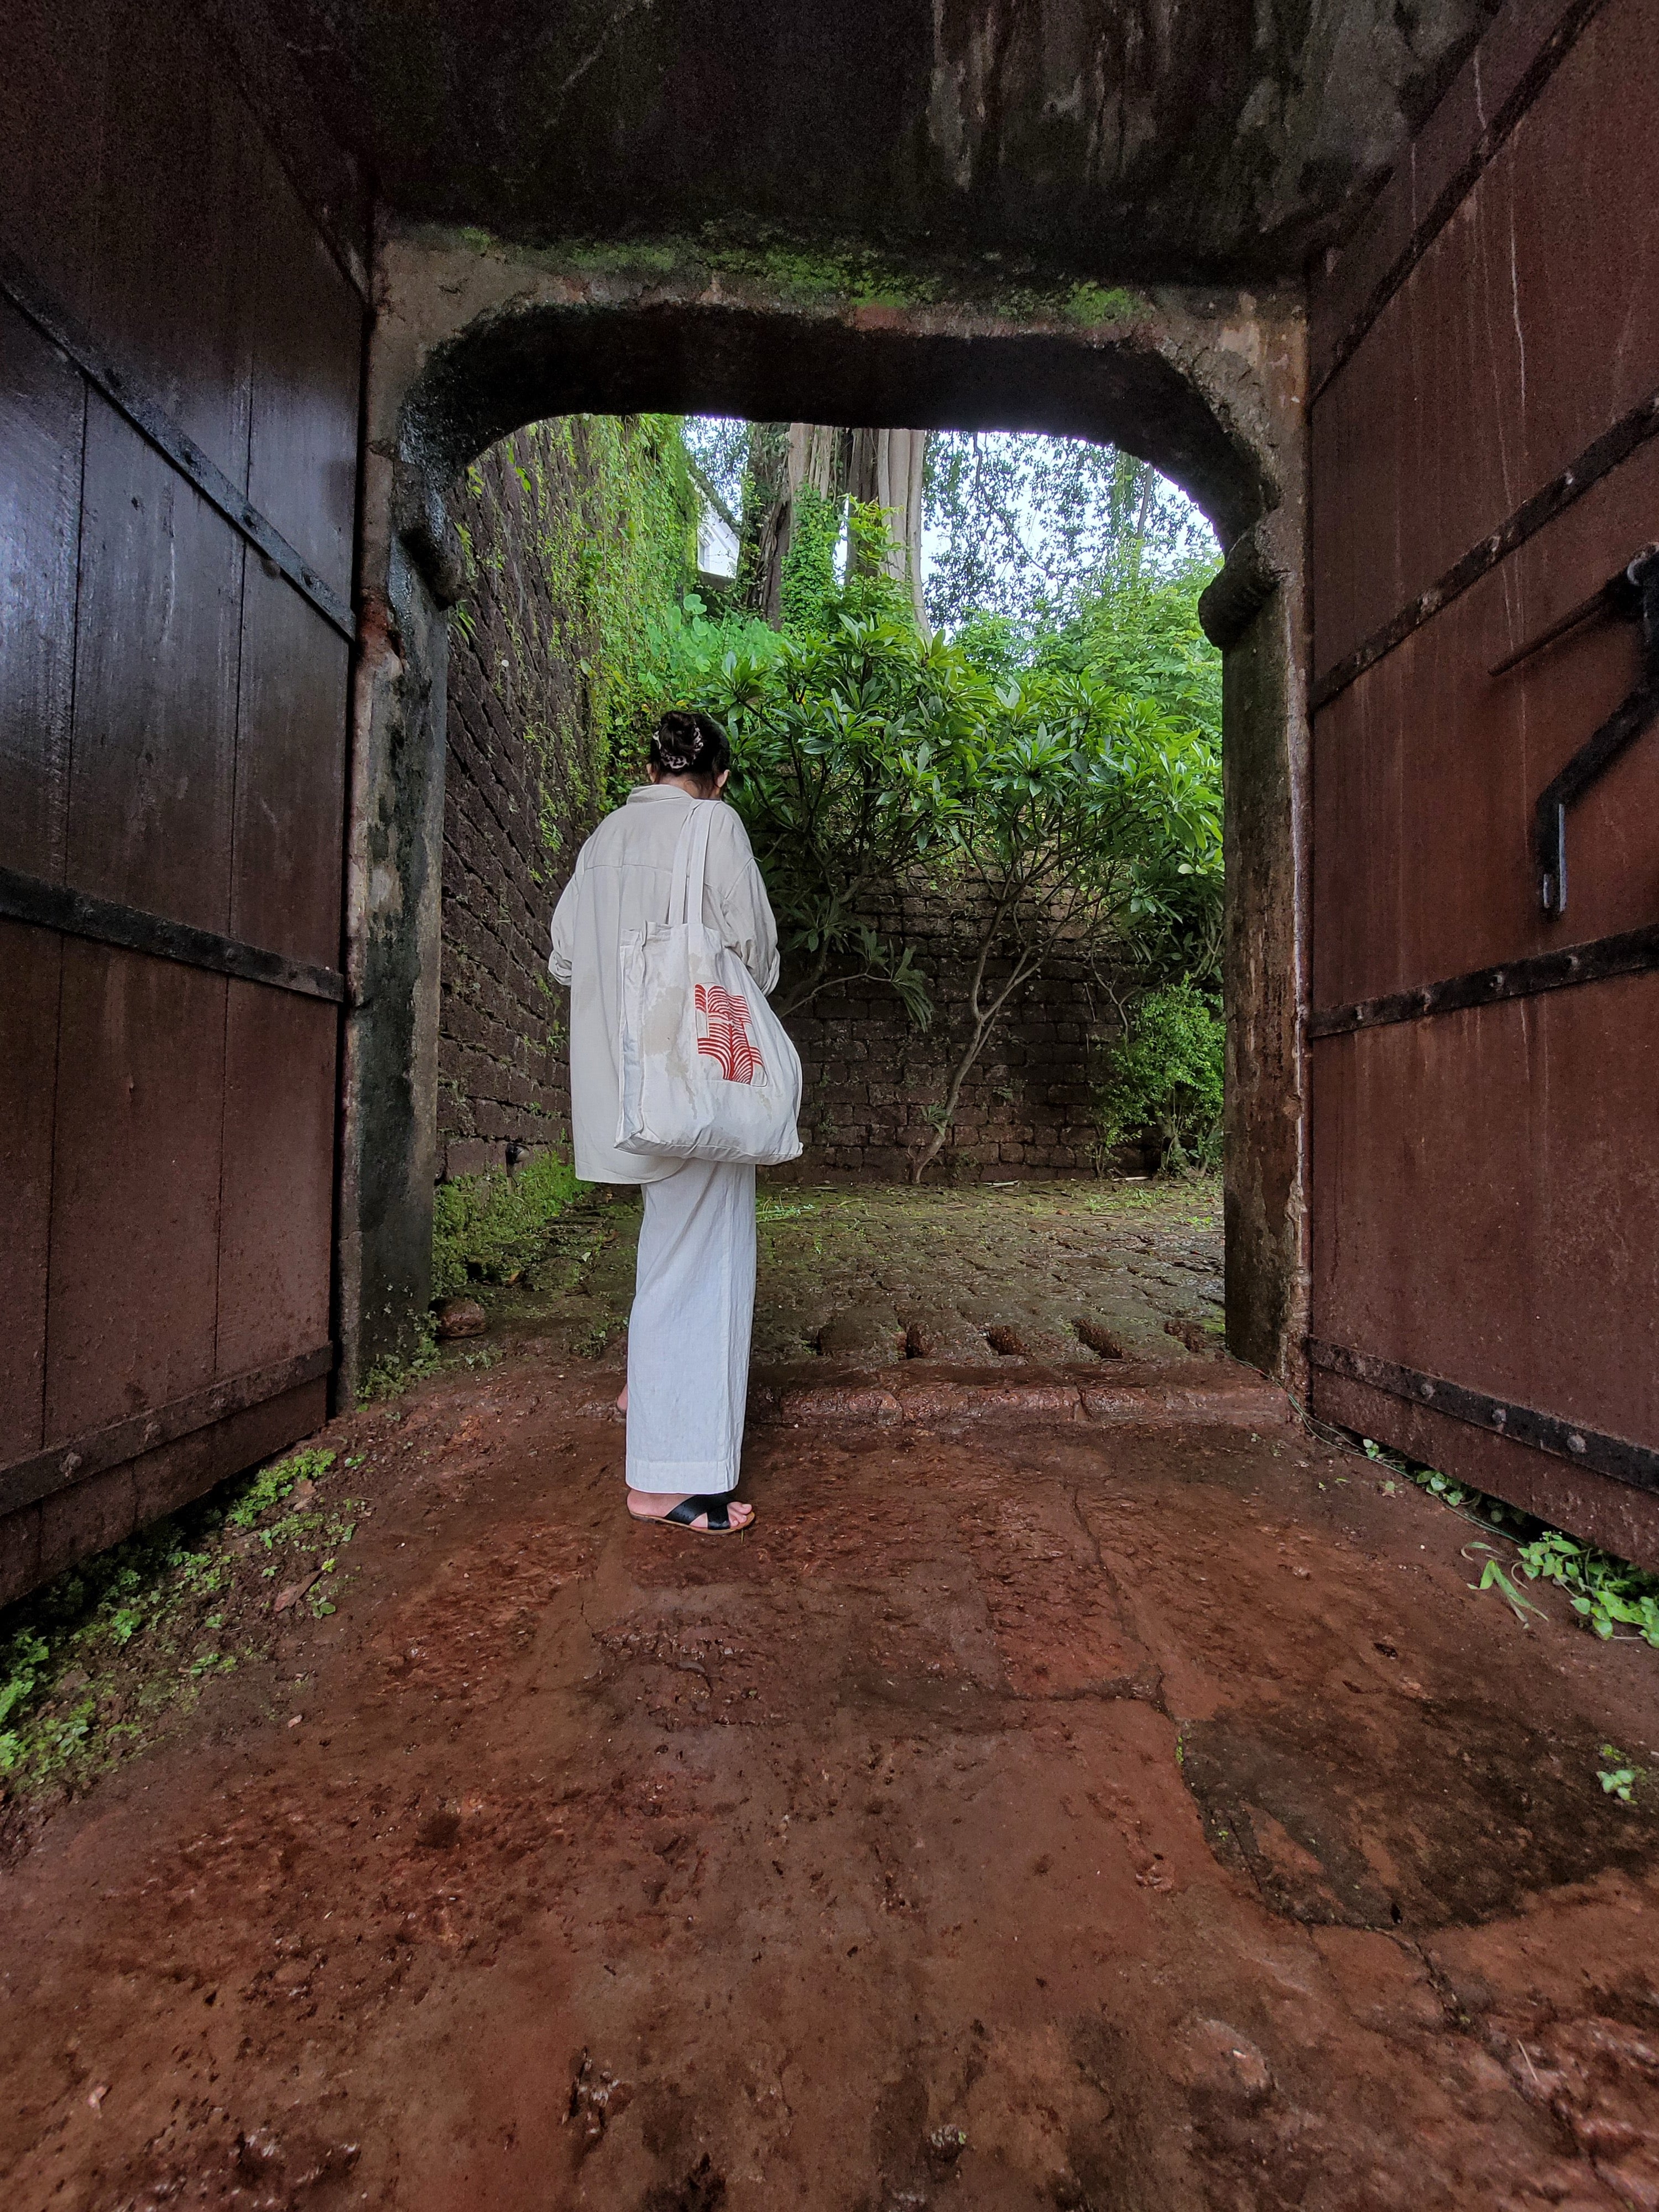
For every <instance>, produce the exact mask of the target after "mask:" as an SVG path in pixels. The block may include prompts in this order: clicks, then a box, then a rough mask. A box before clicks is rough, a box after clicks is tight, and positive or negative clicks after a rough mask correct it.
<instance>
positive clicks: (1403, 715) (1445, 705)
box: [1313, 441, 1659, 1007]
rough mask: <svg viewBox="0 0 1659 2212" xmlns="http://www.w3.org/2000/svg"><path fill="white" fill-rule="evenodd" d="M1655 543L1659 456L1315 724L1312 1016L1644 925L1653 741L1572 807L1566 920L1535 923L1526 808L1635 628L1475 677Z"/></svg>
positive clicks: (1540, 916) (1590, 726) (1576, 641)
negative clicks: (1496, 674) (1318, 858)
mask: <svg viewBox="0 0 1659 2212" xmlns="http://www.w3.org/2000/svg"><path fill="white" fill-rule="evenodd" d="M1656 533H1659V441H1656V442H1654V443H1652V444H1650V445H1649V446H1647V447H1644V448H1643V449H1642V450H1641V451H1640V452H1638V453H1637V454H1636V455H1635V456H1633V457H1632V459H1630V460H1629V461H1627V462H1626V464H1625V465H1624V466H1623V467H1621V468H1620V469H1619V470H1617V471H1615V472H1614V473H1613V475H1611V476H1610V477H1607V478H1605V479H1604V480H1603V481H1602V482H1601V483H1600V484H1598V485H1597V487H1596V488H1595V490H1594V491H1593V492H1591V493H1589V495H1587V496H1586V497H1585V498H1583V499H1582V500H1580V501H1577V502H1576V503H1575V504H1574V505H1573V506H1572V507H1569V508H1568V509H1567V510H1566V511H1565V513H1563V514H1562V515H1560V516H1559V518H1558V519H1557V520H1555V521H1554V522H1553V523H1551V524H1550V525H1549V526H1547V528H1546V529H1544V530H1541V531H1540V532H1538V533H1537V535H1536V536H1534V538H1530V539H1529V540H1528V542H1527V544H1525V545H1523V546H1522V548H1521V549H1520V550H1518V551H1516V552H1515V553H1513V554H1511V555H1510V556H1509V558H1508V559H1507V560H1506V561H1504V562H1502V563H1500V564H1499V566H1498V568H1494V569H1492V570H1491V571H1490V572H1489V573H1488V574H1486V576H1485V577H1483V578H1482V579H1481V580H1480V582H1479V583H1478V584H1476V585H1474V586H1473V587H1472V588H1471V589H1470V590H1469V591H1468V592H1465V593H1464V594H1463V595H1462V597H1461V598H1460V599H1457V600H1455V602H1454V603H1453V604H1452V605H1450V606H1449V607H1448V608H1447V609H1446V611H1444V613H1443V614H1441V615H1440V616H1438V617H1437V618H1436V619H1435V620H1434V621H1432V622H1431V623H1425V625H1424V626H1423V627H1422V628H1421V629H1419V630H1417V631H1416V632H1415V633H1414V634H1413V635H1412V636H1411V637H1409V638H1408V639H1407V641H1405V643H1404V644H1403V645H1401V646H1400V647H1398V648H1397V649H1396V650H1395V652H1393V653H1389V654H1388V655H1387V656H1386V658H1384V659H1382V660H1380V661H1378V662H1377V663H1376V665H1375V666H1374V667H1373V668H1371V669H1370V670H1369V671H1367V672H1366V673H1365V674H1364V675H1363V676H1361V677H1359V678H1358V679H1357V680H1356V681H1355V682H1354V683H1353V684H1351V685H1349V686H1348V688H1347V689H1346V690H1345V691H1343V692H1342V693H1341V694H1340V696H1338V697H1337V698H1336V699H1335V700H1334V702H1333V703H1332V704H1331V705H1330V706H1329V707H1328V708H1326V710H1325V711H1324V713H1323V714H1321V716H1320V718H1319V741H1318V746H1317V749H1316V758H1315V771H1314V836H1315V841H1316V849H1317V850H1318V852H1319V853H1320V854H1322V855H1323V856H1326V858H1327V859H1328V862H1329V865H1326V864H1325V863H1324V861H1323V860H1322V863H1321V865H1320V866H1318V867H1317V868H1316V912H1315V919H1314V982H1313V997H1314V1004H1315V1005H1316V1006H1319V1007H1326V1006H1337V1005H1341V1004H1344V1003H1346V1002H1347V1001H1350V1000H1357V999H1365V998H1371V997H1376V996H1381V995H1383V994H1386V993H1389V992H1393V991H1399V990H1404V989H1407V988H1408V987H1412V986H1413V985H1417V984H1422V983H1430V982H1433V981H1437V980H1438V979H1439V978H1440V977H1443V976H1449V975H1462V974H1464V973H1466V972H1467V971H1468V969H1473V968H1484V967H1487V966H1490V965H1492V964H1494V963H1498V962H1501V961H1506V960H1516V959H1519V958H1522V957H1526V956H1528V954H1532V953H1535V952H1541V951H1547V950H1548V949H1550V948H1551V947H1553V946H1554V945H1557V944H1560V943H1563V942H1568V941H1574V942H1576V941H1580V940H1583V939H1594V938H1600V937H1607V936H1611V935H1613V933H1615V932H1617V931H1620V930H1626V929H1633V928H1636V927H1639V926H1640V925H1641V924H1642V923H1644V922H1648V921H1656V920H1659V837H1656V836H1655V831H1654V825H1655V823H1659V730H1656V731H1655V732H1653V735H1652V738H1651V739H1650V741H1647V742H1638V744H1635V745H1633V746H1632V748H1631V750H1629V751H1628V752H1627V753H1626V755H1625V756H1624V757H1623V758H1622V759H1621V760H1620V762H1619V763H1618V764H1617V765H1616V767H1615V768H1614V769H1613V770H1612V771H1611V772H1610V773H1609V774H1608V775H1607V777H1606V778H1605V779H1604V780H1603V781H1601V783H1600V784H1598V785H1596V786H1595V787H1594V788H1593V789H1592V790H1591V791H1590V792H1589V793H1587V794H1586V796H1585V798H1584V799H1583V801H1582V802H1581V804H1580V805H1577V807H1575V808H1574V809H1573V810H1572V812H1571V818H1570V822H1569V827H1568V831H1567V844H1568V852H1569V860H1570V890H1569V901H1568V908H1567V913H1566V915H1565V919H1564V920H1562V921H1555V920H1552V919H1551V918H1549V917H1547V915H1545V914H1544V912H1543V910H1542V908H1541V905H1540V902H1539V896H1538V879H1537V873H1536V870H1535V869H1534V865H1533V859H1532V845H1531V828H1532V811H1533V805H1534V801H1535V800H1536V799H1537V797H1538V794H1539V793H1541V791H1542V790H1543V789H1544V787H1545V786H1546V785H1547V783H1548V782H1549V781H1550V779H1551V778H1552V776H1553V775H1555V774H1556V772H1557V770H1558V769H1560V768H1561V767H1562V766H1563V765H1564V763H1565V762H1566V761H1567V760H1568V759H1569V758H1570V757H1571V755H1572V754H1573V753H1574V752H1575V751H1576V750H1577V748H1578V747H1579V746H1580V745H1581V744H1583V742H1584V740H1585V739H1586V738H1588V737H1589V734H1590V732H1592V731H1593V730H1594V729H1595V726H1596V725H1597V724H1598V723H1599V722H1600V721H1601V719H1602V717H1603V716H1604V715H1605V714H1608V713H1610V712H1611V710H1612V709H1613V707H1615V706H1616V705H1617V704H1618V702H1619V701H1620V699H1621V698H1623V696H1625V694H1626V692H1627V691H1628V690H1630V688H1631V686H1632V684H1634V683H1635V681H1636V680H1637V678H1638V674H1639V673H1640V668H1641V653H1640V639H1639V635H1638V629H1637V627H1636V625H1635V624H1634V623H1590V624H1587V625H1586V626H1585V627H1584V628H1583V629H1582V630H1580V631H1578V632H1577V633H1575V634H1574V635H1572V636H1571V637H1568V638H1565V639H1563V641H1561V643H1560V644H1559V645H1558V646H1555V647H1552V648H1551V649H1550V650H1549V651H1547V652H1546V653H1541V654H1539V655H1538V656H1537V657H1536V658H1535V659H1531V660H1529V661H1528V662H1526V663H1525V664H1523V665H1522V666H1520V667H1518V668H1516V669H1515V670H1514V671H1511V672H1510V673H1509V674H1507V675H1505V676H1503V677H1500V678H1493V676H1492V673H1491V671H1492V668H1493V667H1494V666H1495V665H1497V664H1498V662H1499V661H1501V660H1502V659H1504V656H1505V655H1506V654H1508V653H1510V652H1512V651H1513V650H1514V649H1515V648H1516V647H1517V646H1518V645H1521V644H1522V643H1524V642H1525V641H1527V640H1528V638H1530V637H1533V636H1536V635H1540V634H1541V632H1542V631H1543V630H1544V629H1546V628H1547V626H1548V625H1549V624H1550V623H1552V622H1553V621H1554V620H1555V619H1556V618H1557V617H1559V616H1560V615H1561V614H1563V613H1565V611H1568V610H1569V609H1571V608H1572V607H1573V606H1575V605H1578V604H1579V603H1580V602H1581V601H1582V600H1583V599H1584V598H1585V596H1586V593H1587V591H1588V590H1589V588H1590V587H1592V586H1594V585H1595V584H1596V583H1599V582H1601V580H1603V579H1604V578H1606V577H1607V576H1609V575H1611V574H1613V572H1614V571H1615V570H1616V569H1618V568H1621V567H1622V566H1623V565H1624V564H1625V562H1627V561H1628V560H1629V558H1630V556H1632V553H1634V552H1635V551H1636V550H1637V549H1638V547H1639V546H1640V545H1641V544H1643V543H1644V538H1650V537H1652V536H1654V535H1655V534H1656ZM1344 855H1346V856H1348V859H1347V861H1346V865H1345V864H1344V861H1343V856H1344Z"/></svg>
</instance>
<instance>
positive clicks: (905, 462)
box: [847, 430, 930, 637]
mask: <svg viewBox="0 0 1659 2212" xmlns="http://www.w3.org/2000/svg"><path fill="white" fill-rule="evenodd" d="M929 435H930V433H929V432H927V431H926V430H854V432H853V434H852V453H851V456H850V459H849V461H848V470H847V489H848V496H849V497H850V498H853V499H855V500H858V501H860V502H861V503H863V504H865V505H868V506H874V507H880V508H881V509H882V510H883V512H884V513H885V515H886V517H887V530H888V535H889V537H890V539H891V541H892V542H891V546H890V550H889V552H888V555H887V558H886V560H885V562H884V563H883V566H884V568H885V569H886V572H887V574H889V575H890V576H891V577H892V578H893V580H894V581H895V582H896V583H899V584H902V585H903V586H905V588H906V590H907V591H908V592H909V594H910V606H911V611H912V612H913V613H914V614H915V620H916V628H917V629H919V630H920V631H921V634H922V635H923V636H924V637H926V636H927V635H928V629H927V607H926V605H925V604H924V602H923V599H922V596H921V526H922V486H923V479H924V476H925V472H926V470H927V440H928V437H929Z"/></svg>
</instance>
